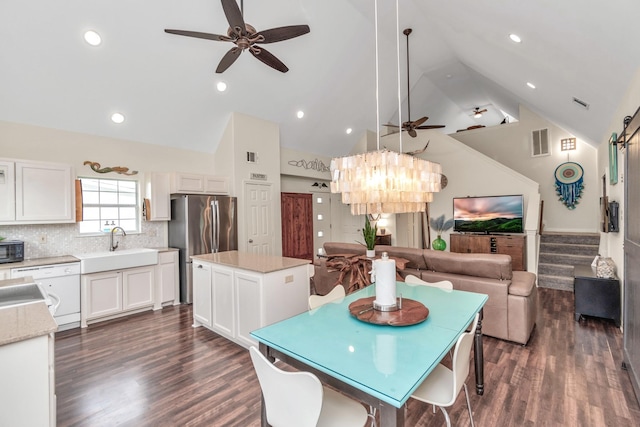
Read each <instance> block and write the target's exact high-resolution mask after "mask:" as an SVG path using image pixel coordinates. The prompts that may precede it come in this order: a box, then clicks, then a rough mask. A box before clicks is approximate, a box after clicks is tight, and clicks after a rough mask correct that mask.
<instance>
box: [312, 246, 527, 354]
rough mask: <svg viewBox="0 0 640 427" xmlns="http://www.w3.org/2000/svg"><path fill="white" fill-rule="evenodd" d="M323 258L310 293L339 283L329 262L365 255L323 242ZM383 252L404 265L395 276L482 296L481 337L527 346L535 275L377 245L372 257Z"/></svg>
mask: <svg viewBox="0 0 640 427" xmlns="http://www.w3.org/2000/svg"><path fill="white" fill-rule="evenodd" d="M324 252H325V256H323V257H319V258H318V259H317V260H316V261H315V263H314V270H315V274H314V277H313V286H312V293H315V294H318V295H325V294H327V293H328V292H330V291H331V289H333V288H334V286H335V285H337V284H338V283H339V282H340V276H341V274H340V271H339V270H337V269H336V268H335V267H332V268H329V267H328V266H327V262H329V264H330V265H334V266H335V262H334V263H332V260H335V259H339V258H340V255H360V254H364V252H365V248H364V246H362V245H359V244H355V243H340V242H327V243H325V244H324ZM382 252H387V253H388V254H389V256H390V257H395V258H398V259H403V260H406V262H402V263H397V265H401V264H404V266H403V267H404V268H398V273H399V277H401V278H403V277H405V276H406V275H408V274H413V275H415V276H417V277H420V278H421V279H423V280H425V281H427V282H437V281H440V280H449V281H451V282H452V283H453V287H454V289H459V290H463V291H470V292H479V293H483V294H487V295H488V296H489V300H488V301H487V304H486V305H485V307H484V318H483V322H482V332H483V333H484V334H485V335H488V336H491V337H495V338H500V339H504V340H507V341H513V342H516V343H519V344H526V343H527V342H528V341H529V337H530V336H531V332H532V331H533V327H534V326H535V323H536V314H537V307H538V293H537V288H536V275H535V274H533V273H530V272H527V271H513V270H512V269H511V257H510V256H509V255H500V254H466V253H465V254H462V253H452V252H444V251H435V250H431V249H416V248H405V247H398V246H382V245H379V246H376V254H378V255H379V254H381V253H382ZM342 276H344V277H343V278H342V281H341V282H342V283H341V284H342V285H343V286H345V289H349V283H348V280H349V279H348V276H349V275H344V274H343V275H342Z"/></svg>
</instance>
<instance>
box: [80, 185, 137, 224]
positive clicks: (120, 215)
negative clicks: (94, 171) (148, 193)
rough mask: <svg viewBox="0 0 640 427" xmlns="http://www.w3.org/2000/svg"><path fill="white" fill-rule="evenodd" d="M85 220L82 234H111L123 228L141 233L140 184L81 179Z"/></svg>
mask: <svg viewBox="0 0 640 427" xmlns="http://www.w3.org/2000/svg"><path fill="white" fill-rule="evenodd" d="M80 180H81V181H82V217H83V220H82V222H80V233H100V232H109V231H111V229H112V228H113V227H116V226H120V227H122V228H124V230H125V231H130V232H137V231H139V224H140V221H139V215H138V181H126V180H118V179H96V178H80Z"/></svg>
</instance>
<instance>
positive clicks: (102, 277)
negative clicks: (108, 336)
mask: <svg viewBox="0 0 640 427" xmlns="http://www.w3.org/2000/svg"><path fill="white" fill-rule="evenodd" d="M154 270H155V266H145V267H136V268H128V269H124V270H120V271H119V270H113V271H105V272H102V273H92V274H83V275H82V298H81V308H80V325H81V327H83V328H86V327H87V323H88V322H89V321H90V320H95V319H101V320H107V319H111V318H114V317H120V316H123V315H126V314H129V313H131V312H136V311H142V310H146V309H149V308H152V307H153V304H154Z"/></svg>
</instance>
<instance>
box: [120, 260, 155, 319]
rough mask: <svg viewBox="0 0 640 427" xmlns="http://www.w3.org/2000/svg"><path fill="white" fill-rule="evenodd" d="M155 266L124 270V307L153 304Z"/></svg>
mask: <svg viewBox="0 0 640 427" xmlns="http://www.w3.org/2000/svg"><path fill="white" fill-rule="evenodd" d="M153 286H154V267H139V268H128V269H126V270H122V309H123V310H125V311H129V310H135V309H138V308H144V307H151V306H153V295H154V292H153Z"/></svg>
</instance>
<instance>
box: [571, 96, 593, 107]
mask: <svg viewBox="0 0 640 427" xmlns="http://www.w3.org/2000/svg"><path fill="white" fill-rule="evenodd" d="M573 102H575V103H576V104H577V105H579V106H581V107H582V108H584V109H585V110H588V109H589V104H587V103H586V102H584V101H583V100H582V99H578V98H576V97H575V96H574V97H573Z"/></svg>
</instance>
